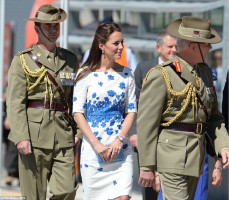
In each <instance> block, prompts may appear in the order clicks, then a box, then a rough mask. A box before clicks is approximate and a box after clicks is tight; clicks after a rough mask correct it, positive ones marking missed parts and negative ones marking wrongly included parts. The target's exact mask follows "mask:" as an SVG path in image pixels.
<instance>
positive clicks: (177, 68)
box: [174, 61, 182, 72]
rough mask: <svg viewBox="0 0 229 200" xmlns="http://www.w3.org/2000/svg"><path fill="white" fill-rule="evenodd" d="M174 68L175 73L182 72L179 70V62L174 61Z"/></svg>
mask: <svg viewBox="0 0 229 200" xmlns="http://www.w3.org/2000/svg"><path fill="white" fill-rule="evenodd" d="M174 64H175V67H176V71H177V72H182V70H181V66H180V62H179V61H175V63H174Z"/></svg>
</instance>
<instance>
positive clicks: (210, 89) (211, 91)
mask: <svg viewBox="0 0 229 200" xmlns="http://www.w3.org/2000/svg"><path fill="white" fill-rule="evenodd" d="M206 93H207V95H208V100H209V101H211V102H212V101H214V99H215V98H214V96H215V95H214V94H215V87H214V86H213V87H207V88H206Z"/></svg>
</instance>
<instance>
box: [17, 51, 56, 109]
mask: <svg viewBox="0 0 229 200" xmlns="http://www.w3.org/2000/svg"><path fill="white" fill-rule="evenodd" d="M28 53H29V52H28ZM20 61H21V65H22V70H23V71H24V72H25V75H26V79H27V83H28V85H27V92H28V91H31V90H32V89H33V88H35V87H36V86H37V85H38V84H39V83H40V82H41V80H42V79H43V78H44V81H45V84H46V90H45V102H44V104H45V103H46V101H47V95H48V87H49V93H50V106H51V104H52V101H53V91H52V84H51V81H50V80H49V78H48V76H47V69H46V68H45V67H44V66H41V67H40V69H38V70H36V71H34V72H33V71H31V70H30V69H29V67H28V65H27V64H26V61H25V58H24V54H21V55H20ZM30 76H31V77H39V78H38V79H37V80H36V82H35V83H34V84H33V85H32V86H30V80H29V77H30Z"/></svg>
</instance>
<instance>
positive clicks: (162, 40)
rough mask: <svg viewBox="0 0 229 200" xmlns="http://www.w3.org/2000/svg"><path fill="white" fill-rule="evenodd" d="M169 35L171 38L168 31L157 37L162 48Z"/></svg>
mask: <svg viewBox="0 0 229 200" xmlns="http://www.w3.org/2000/svg"><path fill="white" fill-rule="evenodd" d="M167 35H169V36H171V35H170V34H169V33H168V32H167V31H162V32H160V33H159V35H158V36H157V44H158V45H160V46H162V45H163V44H164V42H165V41H164V39H165V37H166V36H167ZM172 37H173V36H172Z"/></svg>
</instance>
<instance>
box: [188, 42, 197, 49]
mask: <svg viewBox="0 0 229 200" xmlns="http://www.w3.org/2000/svg"><path fill="white" fill-rule="evenodd" d="M189 48H191V49H192V50H195V49H196V48H198V44H197V43H196V42H192V43H191V44H190V45H189Z"/></svg>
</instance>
